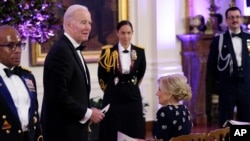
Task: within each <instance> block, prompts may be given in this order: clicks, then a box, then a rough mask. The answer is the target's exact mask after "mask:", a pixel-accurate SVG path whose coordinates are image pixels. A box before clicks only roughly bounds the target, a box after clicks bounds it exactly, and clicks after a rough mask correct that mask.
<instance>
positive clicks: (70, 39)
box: [64, 32, 80, 49]
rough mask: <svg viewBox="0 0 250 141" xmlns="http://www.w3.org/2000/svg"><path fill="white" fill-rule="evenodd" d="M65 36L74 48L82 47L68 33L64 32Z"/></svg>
mask: <svg viewBox="0 0 250 141" xmlns="http://www.w3.org/2000/svg"><path fill="white" fill-rule="evenodd" d="M64 35H65V36H66V37H67V38H68V39H69V41H70V42H71V43H72V44H73V46H74V48H75V49H76V48H77V47H79V46H80V44H78V43H77V42H76V41H75V40H74V39H73V38H72V37H70V35H69V34H68V33H66V32H64Z"/></svg>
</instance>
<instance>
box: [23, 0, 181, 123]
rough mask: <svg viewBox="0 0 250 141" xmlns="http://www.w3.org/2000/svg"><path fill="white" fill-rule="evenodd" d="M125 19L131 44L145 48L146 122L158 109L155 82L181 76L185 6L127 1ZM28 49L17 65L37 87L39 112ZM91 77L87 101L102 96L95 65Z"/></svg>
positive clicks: (39, 73)
mask: <svg viewBox="0 0 250 141" xmlns="http://www.w3.org/2000/svg"><path fill="white" fill-rule="evenodd" d="M129 17H130V21H131V22H132V24H133V25H134V30H135V33H134V37H133V39H132V41H133V43H134V44H137V45H142V46H144V47H145V51H146V56H147V70H146V74H145V77H144V80H143V82H142V85H141V92H142V96H143V100H144V102H147V103H148V104H149V107H147V108H146V110H147V113H146V120H147V121H151V120H154V118H155V113H156V110H157V107H158V101H157V97H156V95H155V93H156V90H157V87H156V80H157V78H158V77H159V76H161V75H164V74H170V73H182V68H181V57H180V46H181V45H180V41H178V40H177V38H176V34H183V33H184V32H185V25H184V24H185V22H184V19H185V2H184V1H183V0H156V1H154V0H129ZM29 58H30V54H29V49H26V50H25V51H23V54H22V62H21V64H22V65H23V66H24V67H28V68H30V69H31V70H32V72H33V73H34V75H35V77H36V81H37V86H38V99H39V104H40V108H41V102H42V96H43V83H42V77H43V67H42V66H41V67H32V66H30V65H29V64H30V61H29ZM88 67H89V70H90V75H91V83H92V85H91V86H92V90H91V97H96V96H102V92H101V90H100V88H99V85H98V80H97V64H96V63H91V64H88Z"/></svg>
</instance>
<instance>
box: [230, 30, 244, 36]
mask: <svg viewBox="0 0 250 141" xmlns="http://www.w3.org/2000/svg"><path fill="white" fill-rule="evenodd" d="M228 31H229V34H230V35H231V34H232V33H235V34H239V33H241V29H240V30H238V31H237V32H233V31H232V30H230V29H228Z"/></svg>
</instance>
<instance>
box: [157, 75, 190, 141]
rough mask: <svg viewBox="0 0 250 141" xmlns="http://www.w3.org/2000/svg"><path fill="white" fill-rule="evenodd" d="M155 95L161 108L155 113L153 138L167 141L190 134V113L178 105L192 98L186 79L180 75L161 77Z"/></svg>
mask: <svg viewBox="0 0 250 141" xmlns="http://www.w3.org/2000/svg"><path fill="white" fill-rule="evenodd" d="M156 95H157V96H158V99H159V104H161V105H162V107H161V108H160V109H159V110H158V111H157V115H156V118H157V120H156V122H155V123H154V126H153V131H152V132H153V136H154V138H156V139H164V141H168V140H169V139H171V138H172V137H176V136H179V135H184V134H189V133H191V128H192V122H191V116H190V112H189V110H188V108H187V107H186V106H185V105H183V104H180V101H182V100H189V99H190V98H191V96H192V92H191V87H190V85H189V84H188V83H187V78H186V77H185V76H183V75H181V74H172V75H168V76H163V77H161V78H160V79H159V80H158V91H157V93H156Z"/></svg>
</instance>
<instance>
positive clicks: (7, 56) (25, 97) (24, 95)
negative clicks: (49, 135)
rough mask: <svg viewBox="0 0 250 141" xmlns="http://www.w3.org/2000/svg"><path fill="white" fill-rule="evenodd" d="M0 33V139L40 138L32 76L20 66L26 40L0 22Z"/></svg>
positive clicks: (5, 140)
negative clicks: (22, 39) (0, 24)
mask: <svg viewBox="0 0 250 141" xmlns="http://www.w3.org/2000/svg"><path fill="white" fill-rule="evenodd" d="M0 33H1V34H0V105H1V106H0V127H1V129H0V140H1V141H37V140H40V139H41V138H42V136H41V130H40V122H39V115H38V101H37V91H36V90H37V88H36V81H35V77H34V76H33V74H32V73H31V72H30V71H29V70H27V69H23V68H22V67H20V66H19V65H20V61H21V53H22V50H23V49H25V44H24V43H22V41H21V38H20V35H19V33H18V31H17V30H16V29H15V28H13V27H11V26H8V25H4V26H0Z"/></svg>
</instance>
